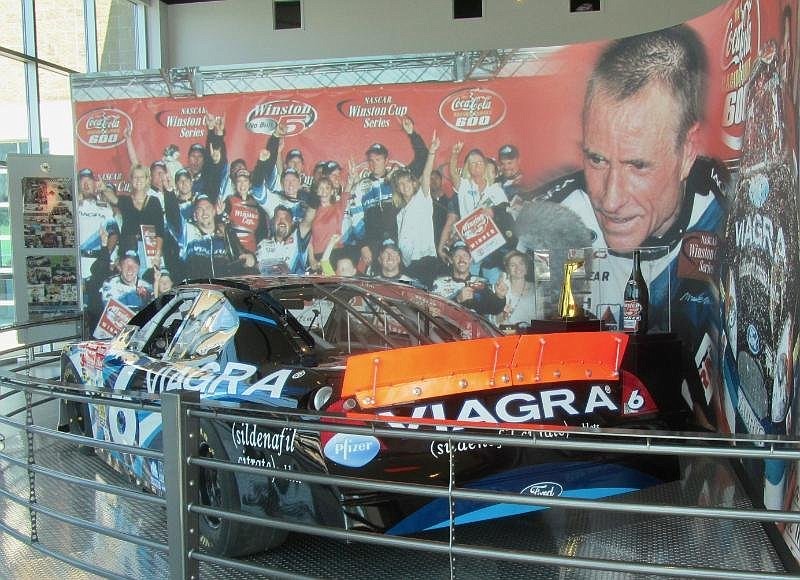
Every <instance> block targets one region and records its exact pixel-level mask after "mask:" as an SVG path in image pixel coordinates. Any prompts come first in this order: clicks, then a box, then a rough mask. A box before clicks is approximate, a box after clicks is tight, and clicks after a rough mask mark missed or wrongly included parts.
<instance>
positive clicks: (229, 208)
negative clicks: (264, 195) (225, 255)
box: [225, 193, 269, 254]
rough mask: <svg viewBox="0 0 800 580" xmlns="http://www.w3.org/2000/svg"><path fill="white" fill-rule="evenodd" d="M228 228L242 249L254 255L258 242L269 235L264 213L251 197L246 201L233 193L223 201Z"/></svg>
mask: <svg viewBox="0 0 800 580" xmlns="http://www.w3.org/2000/svg"><path fill="white" fill-rule="evenodd" d="M225 214H226V216H227V218H228V228H229V229H230V230H232V231H233V233H235V234H236V236H237V237H238V238H239V241H240V242H241V244H242V247H243V248H244V249H245V250H246V251H248V252H250V253H251V254H255V252H256V246H257V245H258V242H260V241H261V240H263V239H265V238H266V237H267V236H268V235H269V226H268V225H267V224H268V221H267V214H266V212H265V211H264V210H263V209H261V206H260V205H258V203H257V202H256V200H255V199H253V197H252V196H248V198H247V199H242V197H241V196H240V195H239V194H238V193H235V194H233V195H232V196H231V197H229V198H228V199H226V200H225Z"/></svg>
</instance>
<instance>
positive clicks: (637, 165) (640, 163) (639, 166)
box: [630, 160, 648, 169]
mask: <svg viewBox="0 0 800 580" xmlns="http://www.w3.org/2000/svg"><path fill="white" fill-rule="evenodd" d="M630 165H631V167H633V168H634V169H645V168H647V167H648V164H647V163H645V162H644V161H638V160H637V161H631V163H630Z"/></svg>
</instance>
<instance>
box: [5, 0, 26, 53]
mask: <svg viewBox="0 0 800 580" xmlns="http://www.w3.org/2000/svg"><path fill="white" fill-rule="evenodd" d="M0 14H2V15H3V25H2V26H0V46H3V47H5V48H10V49H11V50H16V51H17V52H22V2H20V0H0Z"/></svg>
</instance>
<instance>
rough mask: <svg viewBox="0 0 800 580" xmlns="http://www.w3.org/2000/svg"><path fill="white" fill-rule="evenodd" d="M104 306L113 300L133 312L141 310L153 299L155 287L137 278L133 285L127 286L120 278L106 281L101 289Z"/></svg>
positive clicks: (116, 277) (114, 277)
mask: <svg viewBox="0 0 800 580" xmlns="http://www.w3.org/2000/svg"><path fill="white" fill-rule="evenodd" d="M100 292H101V295H102V297H103V304H107V303H108V301H109V300H111V299H112V298H113V299H114V300H116V301H117V302H119V303H121V304H124V305H125V306H127V307H128V308H130V309H131V310H134V311H135V310H139V309H140V308H141V307H142V306H144V305H145V304H147V303H148V302H150V300H151V299H152V298H153V287H152V286H150V284H148V283H147V282H145V281H144V280H142V279H140V278H137V279H136V283H135V284H133V285H130V284H126V283H125V282H124V281H123V280H122V278H121V277H120V276H113V277H111V278H109V279H108V280H106V281H105V283H104V284H103V287H102V289H101V291H100Z"/></svg>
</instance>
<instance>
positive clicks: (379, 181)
mask: <svg viewBox="0 0 800 580" xmlns="http://www.w3.org/2000/svg"><path fill="white" fill-rule="evenodd" d="M408 137H409V139H410V140H411V147H412V148H413V149H414V158H413V159H412V160H411V163H409V164H408V169H409V171H411V173H412V174H413V175H414V176H415V177H416V178H418V179H419V177H420V175H421V174H422V168H423V167H424V166H425V161H426V159H427V157H428V147H427V146H426V145H425V142H424V141H423V140H422V137H420V136H419V134H418V133H416V132H414V133H411V135H409V136H408ZM390 173H391V170H390V169H389V168H388V167H387V171H386V174H385V175H383V176H377V175H374V174H372V173H370V174H367V175H366V176H364V177H363V178H362V179H361V181H359V182H358V183H356V185H355V186H354V187H353V191H352V192H351V193H350V196H351V203H350V205H349V206H348V216H347V217H348V218H349V219H347V220H346V222H347V225H348V227H349V231H347V232H343V234H344V238H345V240H346V243H347V244H350V245H355V244H357V243H358V242H360V241H361V240H366V241H367V242H368V243H370V244H380V243H381V242H382V241H383V240H385V239H387V238H391V239H393V240H396V239H397V222H396V216H397V208H396V207H395V205H394V203H392V186H391V184H390V183H389V174H390ZM359 205H360V207H358V206H359ZM362 212H363V214H362ZM362 220H363V223H362Z"/></svg>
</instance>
